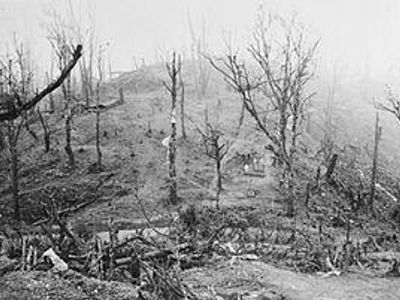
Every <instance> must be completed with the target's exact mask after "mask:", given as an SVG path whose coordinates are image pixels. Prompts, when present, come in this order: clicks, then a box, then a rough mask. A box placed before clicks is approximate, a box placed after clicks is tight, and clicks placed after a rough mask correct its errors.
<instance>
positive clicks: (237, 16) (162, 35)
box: [0, 0, 400, 76]
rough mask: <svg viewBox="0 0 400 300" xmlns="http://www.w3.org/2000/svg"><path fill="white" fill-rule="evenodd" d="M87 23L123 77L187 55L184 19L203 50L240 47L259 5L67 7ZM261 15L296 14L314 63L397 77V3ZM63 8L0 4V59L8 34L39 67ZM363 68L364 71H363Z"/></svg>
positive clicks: (317, 5) (96, 3)
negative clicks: (315, 41)
mask: <svg viewBox="0 0 400 300" xmlns="http://www.w3.org/2000/svg"><path fill="white" fill-rule="evenodd" d="M72 2H73V3H74V7H75V8H76V10H77V14H78V15H80V16H81V17H82V19H84V20H87V13H86V11H87V10H88V9H91V10H92V11H93V14H94V15H95V19H96V30H97V33H98V35H99V38H100V40H101V41H103V42H110V57H111V61H112V64H113V68H114V69H116V70H130V69H131V68H132V58H133V57H134V56H136V57H145V59H146V61H149V62H151V61H154V59H155V57H157V56H160V55H164V54H165V52H167V50H170V49H173V48H175V49H177V50H180V49H187V48H188V46H189V41H190V34H189V30H188V26H187V18H188V15H190V16H191V20H192V22H193V23H194V26H195V27H196V28H199V27H200V24H206V29H207V32H208V40H209V44H210V48H211V49H210V50H212V51H214V52H218V51H219V50H221V47H222V45H223V42H222V41H223V39H224V38H226V37H227V36H228V34H227V33H229V35H230V36H233V37H234V39H235V40H236V43H239V44H240V43H241V42H243V45H244V42H246V38H247V37H248V36H249V30H250V29H251V26H252V23H253V20H254V16H255V13H256V8H257V7H258V3H259V1H258V0H80V1H78V0H73V1H72ZM264 2H265V7H266V9H267V10H270V11H273V12H278V13H283V14H287V15H288V14H290V13H291V12H293V11H297V13H298V15H299V17H300V19H301V20H302V22H303V23H304V24H306V25H307V26H308V27H309V28H310V31H311V32H312V34H313V35H315V36H319V37H321V49H320V55H319V56H320V59H321V61H323V62H324V63H325V62H326V61H328V62H332V61H338V62H339V64H340V65H341V66H344V68H345V69H347V70H351V72H353V73H354V72H356V73H360V74H361V73H365V70H368V72H369V73H370V74H371V76H381V75H382V74H386V73H389V72H392V73H397V74H400V5H399V4H398V2H399V1H397V0H266V1H264ZM63 3H65V1H64V0H0V40H1V41H0V47H1V48H0V52H2V53H4V52H5V51H7V45H10V44H9V42H7V41H10V38H11V37H12V35H13V33H14V32H17V33H18V35H19V36H20V37H22V38H23V39H25V40H27V41H28V44H29V45H30V47H31V48H32V49H33V52H34V55H35V57H37V59H38V61H40V62H42V63H41V64H43V65H46V60H48V55H49V51H50V47H49V45H48V42H47V41H46V40H45V36H46V34H45V29H44V28H43V24H45V23H46V22H47V21H46V18H48V17H47V16H46V13H45V11H46V9H47V10H48V8H49V7H56V8H59V9H60V8H62V7H65V6H64V4H63ZM366 66H368V67H366Z"/></svg>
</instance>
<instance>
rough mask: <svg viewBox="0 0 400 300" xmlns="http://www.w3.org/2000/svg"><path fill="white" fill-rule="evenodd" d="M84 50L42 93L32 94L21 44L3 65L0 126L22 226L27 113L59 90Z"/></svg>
mask: <svg viewBox="0 0 400 300" xmlns="http://www.w3.org/2000/svg"><path fill="white" fill-rule="evenodd" d="M81 52H82V47H81V46H80V45H79V46H78V47H77V48H76V49H75V50H74V52H73V55H72V57H71V60H70V61H69V62H67V63H66V65H65V68H63V69H62V70H61V74H60V75H59V77H58V78H57V79H56V80H54V81H52V82H51V83H49V84H48V86H46V87H45V88H44V89H42V90H41V91H33V85H32V78H33V73H32V69H31V68H30V67H29V61H28V57H26V53H25V52H24V51H23V47H22V44H18V45H17V49H16V53H15V56H11V57H9V60H8V61H7V62H6V63H3V62H1V61H0V63H1V66H2V71H1V72H0V75H1V76H0V83H1V84H0V85H1V89H0V123H1V124H5V128H6V131H7V132H6V134H7V142H8V148H9V151H10V172H11V176H10V178H11V187H12V194H13V202H14V219H15V220H16V221H17V222H18V223H20V222H19V221H20V219H21V212H20V201H19V200H20V199H19V153H18V152H19V151H18V138H19V137H20V134H21V131H22V128H23V127H25V128H26V122H27V120H28V119H27V115H28V111H30V110H32V109H34V108H35V106H36V105H37V104H38V103H39V102H40V101H41V100H42V99H43V98H45V97H46V96H47V95H49V94H50V93H51V92H53V91H54V90H56V89H57V88H58V87H59V86H60V85H61V84H62V83H63V81H64V80H65V79H66V78H67V76H68V75H69V74H70V72H71V70H72V69H73V68H74V66H75V65H76V63H77V61H78V60H79V58H80V57H81Z"/></svg>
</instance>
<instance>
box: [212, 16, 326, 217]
mask: <svg viewBox="0 0 400 300" xmlns="http://www.w3.org/2000/svg"><path fill="white" fill-rule="evenodd" d="M253 37H254V39H253V42H252V43H251V44H250V46H249V53H250V55H251V59H252V66H253V65H254V66H255V67H252V68H248V67H247V66H246V63H245V62H244V61H240V60H239V58H238V57H237V55H232V54H231V53H230V52H228V54H227V55H225V56H224V57H221V58H211V57H209V58H208V60H209V62H210V63H211V65H212V66H213V67H214V68H215V69H216V70H217V71H218V72H219V73H221V74H222V75H223V77H224V79H225V80H226V81H227V82H228V84H229V85H230V86H231V87H232V88H233V89H234V90H235V91H236V92H237V93H238V94H239V95H240V98H241V100H242V103H243V104H244V107H245V109H246V110H247V111H248V112H249V114H250V115H251V116H252V118H253V119H254V120H255V122H256V124H257V127H258V129H259V130H260V131H261V132H262V133H263V134H264V135H265V137H266V138H267V142H268V145H267V149H268V150H269V151H271V152H272V154H273V155H274V156H275V159H276V160H277V161H278V164H279V166H280V167H281V170H282V172H281V180H280V181H281V185H282V186H284V187H285V189H284V191H286V192H287V197H286V199H287V201H286V209H287V210H286V213H287V215H288V216H293V215H294V194H293V184H294V182H293V176H294V163H295V161H296V157H297V154H298V138H299V136H300V135H301V134H302V127H303V120H304V115H305V111H306V108H307V103H308V101H309V100H310V98H311V97H312V95H313V94H312V93H307V86H308V84H309V82H310V81H311V79H312V77H313V74H314V72H313V70H314V68H313V57H314V54H315V51H316V49H317V46H318V42H312V43H308V42H307V39H306V36H305V32H304V30H303V29H302V27H301V26H298V25H297V23H296V22H295V20H292V21H290V22H288V21H286V20H284V19H283V18H278V17H272V16H268V17H267V16H265V14H264V13H263V12H262V11H261V12H260V15H259V17H258V20H257V23H256V27H255V30H254V33H253ZM250 70H251V71H250Z"/></svg>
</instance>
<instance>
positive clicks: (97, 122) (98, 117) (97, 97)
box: [96, 82, 102, 170]
mask: <svg viewBox="0 0 400 300" xmlns="http://www.w3.org/2000/svg"><path fill="white" fill-rule="evenodd" d="M96 93H97V95H96V151H97V168H98V170H101V168H102V164H101V158H102V154H101V149H100V82H98V83H97V90H96Z"/></svg>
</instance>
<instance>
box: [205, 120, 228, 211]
mask: <svg viewBox="0 0 400 300" xmlns="http://www.w3.org/2000/svg"><path fill="white" fill-rule="evenodd" d="M199 132H200V133H201V135H202V137H203V144H204V146H205V150H206V151H205V152H206V155H207V156H208V157H210V158H211V159H212V160H214V162H215V171H216V177H217V184H216V201H217V202H216V207H217V209H219V202H220V195H221V192H222V161H223V159H224V158H225V156H226V154H227V153H228V151H229V144H228V142H222V141H221V137H222V136H223V133H222V132H221V131H220V130H218V129H216V128H214V127H213V126H212V125H211V124H210V123H208V124H207V128H206V130H205V131H202V130H199Z"/></svg>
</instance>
